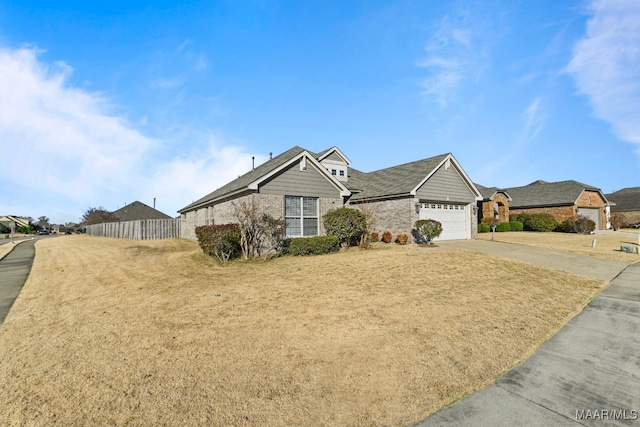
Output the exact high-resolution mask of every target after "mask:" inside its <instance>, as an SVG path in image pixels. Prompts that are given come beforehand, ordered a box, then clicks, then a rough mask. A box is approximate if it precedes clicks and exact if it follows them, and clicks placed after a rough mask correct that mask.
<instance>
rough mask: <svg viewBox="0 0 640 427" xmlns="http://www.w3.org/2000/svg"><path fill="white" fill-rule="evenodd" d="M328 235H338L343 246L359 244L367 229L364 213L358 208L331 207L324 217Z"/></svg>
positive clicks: (323, 220)
mask: <svg viewBox="0 0 640 427" xmlns="http://www.w3.org/2000/svg"><path fill="white" fill-rule="evenodd" d="M322 222H323V223H324V228H325V230H326V232H327V234H328V235H333V236H337V237H338V240H339V241H340V244H341V245H342V246H352V245H357V244H358V242H359V241H360V238H361V237H362V235H363V233H364V232H365V230H366V226H367V221H366V217H365V215H364V213H362V211H360V210H358V209H352V208H347V207H341V208H337V209H331V210H330V211H329V212H327V213H326V214H324V216H323V217H322Z"/></svg>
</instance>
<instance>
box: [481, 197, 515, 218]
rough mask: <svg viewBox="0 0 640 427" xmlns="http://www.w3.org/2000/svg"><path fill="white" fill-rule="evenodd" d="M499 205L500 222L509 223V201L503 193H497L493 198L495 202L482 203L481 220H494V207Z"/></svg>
mask: <svg viewBox="0 0 640 427" xmlns="http://www.w3.org/2000/svg"><path fill="white" fill-rule="evenodd" d="M496 203H497V204H498V218H497V219H498V221H499V222H509V199H507V196H505V195H504V194H503V193H496V195H495V196H493V200H487V201H483V202H481V204H480V205H481V209H482V210H481V212H480V218H479V220H482V219H483V218H491V219H494V217H495V214H494V209H493V206H494V205H495V204H496Z"/></svg>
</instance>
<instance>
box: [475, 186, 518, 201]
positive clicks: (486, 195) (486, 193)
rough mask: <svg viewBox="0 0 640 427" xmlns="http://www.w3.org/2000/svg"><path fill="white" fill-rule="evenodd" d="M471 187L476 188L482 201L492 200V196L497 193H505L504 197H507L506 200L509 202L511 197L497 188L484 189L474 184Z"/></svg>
mask: <svg viewBox="0 0 640 427" xmlns="http://www.w3.org/2000/svg"><path fill="white" fill-rule="evenodd" d="M473 185H475V186H476V188H477V189H478V191H479V192H480V195H481V196H482V199H483V200H485V201H487V200H491V199H492V198H493V196H494V195H495V194H496V193H498V192H503V193H505V195H506V196H507V199H509V200H511V196H510V195H509V193H507V192H506V190H503V189H501V188H498V187H485V186H484V185H480V184H475V183H474V184H473Z"/></svg>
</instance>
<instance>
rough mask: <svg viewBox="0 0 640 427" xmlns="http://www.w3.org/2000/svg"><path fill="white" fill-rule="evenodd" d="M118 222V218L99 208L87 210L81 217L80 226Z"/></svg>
mask: <svg viewBox="0 0 640 427" xmlns="http://www.w3.org/2000/svg"><path fill="white" fill-rule="evenodd" d="M115 221H119V219H118V217H117V216H115V215H114V214H112V213H111V212H109V211H108V210H106V209H105V208H103V207H102V206H100V207H99V208H89V209H87V210H86V212H85V213H84V214H83V215H82V224H84V225H92V224H102V223H103V222H115Z"/></svg>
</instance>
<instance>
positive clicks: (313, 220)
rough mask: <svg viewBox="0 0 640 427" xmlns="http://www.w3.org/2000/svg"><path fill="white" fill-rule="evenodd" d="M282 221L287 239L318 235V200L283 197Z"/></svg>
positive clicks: (313, 198)
mask: <svg viewBox="0 0 640 427" xmlns="http://www.w3.org/2000/svg"><path fill="white" fill-rule="evenodd" d="M284 220H285V223H286V225H287V231H286V232H287V237H309V236H317V235H318V198H317V197H301V196H285V197H284Z"/></svg>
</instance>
